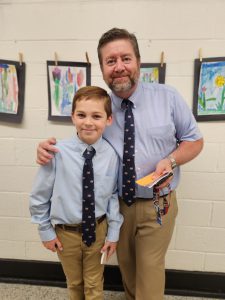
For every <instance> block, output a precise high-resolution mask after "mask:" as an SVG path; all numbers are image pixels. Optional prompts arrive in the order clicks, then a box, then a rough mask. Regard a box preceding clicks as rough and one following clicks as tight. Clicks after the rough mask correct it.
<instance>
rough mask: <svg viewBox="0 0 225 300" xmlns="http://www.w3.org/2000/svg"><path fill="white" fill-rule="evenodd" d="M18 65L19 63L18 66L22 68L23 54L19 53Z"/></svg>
mask: <svg viewBox="0 0 225 300" xmlns="http://www.w3.org/2000/svg"><path fill="white" fill-rule="evenodd" d="M19 63H20V66H22V63H23V53H21V52H19Z"/></svg>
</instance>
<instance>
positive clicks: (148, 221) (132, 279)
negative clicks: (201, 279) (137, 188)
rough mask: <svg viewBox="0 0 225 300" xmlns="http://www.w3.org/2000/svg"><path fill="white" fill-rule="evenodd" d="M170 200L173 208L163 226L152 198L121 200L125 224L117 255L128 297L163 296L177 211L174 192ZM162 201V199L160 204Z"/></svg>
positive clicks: (153, 299)
mask: <svg viewBox="0 0 225 300" xmlns="http://www.w3.org/2000/svg"><path fill="white" fill-rule="evenodd" d="M167 199H168V200H169V201H170V207H169V210H168V212H167V214H166V215H165V216H163V217H162V219H163V225H162V226H160V225H159V224H158V223H156V213H155V209H154V207H153V201H152V200H149V201H146V200H141V199H137V201H136V203H135V204H133V205H132V206H130V207H128V206H127V205H126V204H125V203H124V202H123V201H122V200H120V207H121V213H122V214H123V216H124V223H123V225H122V228H121V230H120V239H119V243H118V247H117V256H118V262H119V266H120V270H121V274H122V279H123V285H124V289H125V294H126V299H127V300H134V299H135V300H162V299H163V295H164V287H165V255H166V251H167V248H168V245H169V242H170V240H171V237H172V233H173V229H174V225H175V218H176V215H177V211H178V208H177V201H176V195H175V192H172V193H171V194H170V196H167ZM162 201H163V199H162V198H160V203H161V205H162Z"/></svg>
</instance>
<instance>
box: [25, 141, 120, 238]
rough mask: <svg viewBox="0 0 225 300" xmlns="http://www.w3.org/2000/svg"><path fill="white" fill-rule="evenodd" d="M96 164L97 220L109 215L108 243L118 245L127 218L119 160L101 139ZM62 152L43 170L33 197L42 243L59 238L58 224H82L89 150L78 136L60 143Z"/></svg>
mask: <svg viewBox="0 0 225 300" xmlns="http://www.w3.org/2000/svg"><path fill="white" fill-rule="evenodd" d="M92 146H93V147H94V148H95V151H96V154H95V156H94V158H93V159H92V161H93V169H94V185H95V215H96V218H98V217H100V216H102V215H104V214H106V215H107V222H108V234H107V240H109V241H111V242H116V241H118V239H119V230H120V226H121V224H122V222H123V217H122V215H121V214H120V213H119V202H118V191H117V179H118V166H119V159H118V156H117V154H116V153H115V151H114V149H113V148H112V146H111V145H109V143H108V142H107V141H106V140H105V139H103V138H100V139H99V140H98V141H97V142H96V143H95V144H93V145H92ZM56 147H57V148H58V149H59V152H58V153H56V154H55V156H54V158H53V159H52V161H51V162H50V163H48V164H47V165H45V166H41V167H40V168H39V171H38V173H37V175H36V179H35V181H34V184H33V189H32V192H31V196H30V212H31V216H32V222H33V223H38V224H39V234H40V237H41V240H42V241H49V240H53V239H54V238H55V237H56V234H55V230H54V225H55V224H78V223H81V221H82V172H83V165H84V160H85V159H84V158H83V152H84V151H85V149H86V148H87V147H88V145H87V144H85V143H84V142H82V141H81V140H80V139H79V138H78V137H77V136H74V137H73V138H71V139H69V140H62V141H60V142H58V143H57V145H56Z"/></svg>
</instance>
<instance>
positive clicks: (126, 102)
mask: <svg viewBox="0 0 225 300" xmlns="http://www.w3.org/2000/svg"><path fill="white" fill-rule="evenodd" d="M128 107H130V108H132V107H133V102H131V101H130V100H129V99H123V101H122V103H121V108H122V109H124V110H125V109H127V108H128Z"/></svg>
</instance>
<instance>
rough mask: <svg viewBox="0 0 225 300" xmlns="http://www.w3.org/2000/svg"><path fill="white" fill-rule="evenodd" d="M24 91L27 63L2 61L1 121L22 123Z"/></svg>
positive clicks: (0, 77) (0, 67) (0, 80)
mask: <svg viewBox="0 0 225 300" xmlns="http://www.w3.org/2000/svg"><path fill="white" fill-rule="evenodd" d="M24 90H25V63H23V62H17V61H12V60H3V59H0V121H6V122H16V123H20V122H21V121H22V117H23V107H24Z"/></svg>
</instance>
